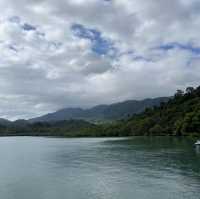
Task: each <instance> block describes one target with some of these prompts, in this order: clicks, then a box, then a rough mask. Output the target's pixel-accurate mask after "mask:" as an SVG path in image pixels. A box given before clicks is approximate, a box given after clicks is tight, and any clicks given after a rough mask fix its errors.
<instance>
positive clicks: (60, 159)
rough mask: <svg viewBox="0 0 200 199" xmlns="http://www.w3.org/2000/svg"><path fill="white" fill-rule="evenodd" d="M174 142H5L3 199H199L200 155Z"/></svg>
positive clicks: (186, 143) (1, 144)
mask: <svg viewBox="0 0 200 199" xmlns="http://www.w3.org/2000/svg"><path fill="white" fill-rule="evenodd" d="M192 144H193V140H188V139H186V138H184V139H175V138H159V137H157V138H144V137H143V138H142V137H138V138H133V139H129V140H127V139H112V138H110V139H107V138H103V139H102V138H100V139H96V138H87V139H86V138H84V139H62V138H34V137H10V138H6V137H5V138H0V198H2V199H64V198H67V199H161V198H162V199H200V153H199V152H198V151H197V150H195V148H193V146H192Z"/></svg>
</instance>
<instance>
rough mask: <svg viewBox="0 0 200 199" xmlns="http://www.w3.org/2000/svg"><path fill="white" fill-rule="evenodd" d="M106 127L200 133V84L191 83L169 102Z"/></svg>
mask: <svg viewBox="0 0 200 199" xmlns="http://www.w3.org/2000/svg"><path fill="white" fill-rule="evenodd" d="M106 131H108V132H109V133H111V132H113V133H114V132H115V133H116V134H120V135H122V134H123V133H125V134H126V135H177V136H182V135H197V136H200V86H199V87H197V88H196V89H194V88H192V87H188V88H187V89H186V91H185V92H183V91H181V90H178V91H177V93H176V94H175V96H174V98H172V99H170V100H169V101H168V102H167V103H162V104H161V105H160V106H159V107H154V108H148V109H146V110H145V111H144V112H143V113H141V114H139V115H135V116H133V117H131V118H130V119H128V120H126V121H119V122H118V123H117V124H115V125H112V126H110V127H107V128H106Z"/></svg>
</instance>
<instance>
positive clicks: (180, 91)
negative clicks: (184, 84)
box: [175, 89, 184, 97]
mask: <svg viewBox="0 0 200 199" xmlns="http://www.w3.org/2000/svg"><path fill="white" fill-rule="evenodd" d="M183 95H184V91H182V90H180V89H178V90H177V91H176V93H175V97H182V96H183Z"/></svg>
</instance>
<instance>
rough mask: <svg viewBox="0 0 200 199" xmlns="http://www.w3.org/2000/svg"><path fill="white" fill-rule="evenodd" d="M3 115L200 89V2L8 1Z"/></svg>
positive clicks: (0, 99)
mask: <svg viewBox="0 0 200 199" xmlns="http://www.w3.org/2000/svg"><path fill="white" fill-rule="evenodd" d="M0 10H1V12H0V117H1V118H7V119H11V120H15V119H19V118H32V117H36V116H39V115H42V114H45V113H48V112H52V111H55V110H58V109H61V108H64V107H83V108H87V107H91V106H94V105H97V104H109V103H114V102H119V101H123V100H127V99H144V98H152V97H159V96H171V95H173V94H174V92H175V91H176V90H177V89H184V88H185V87H187V86H194V87H195V86H198V85H199V84H200V37H199V33H200V1H199V0H148V1H147V0H58V1H55V0H0Z"/></svg>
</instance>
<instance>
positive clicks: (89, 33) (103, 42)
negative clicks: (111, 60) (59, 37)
mask: <svg viewBox="0 0 200 199" xmlns="http://www.w3.org/2000/svg"><path fill="white" fill-rule="evenodd" d="M72 31H73V33H74V35H75V36H77V37H80V38H84V39H89V40H90V41H91V42H92V50H93V51H94V52H95V53H97V54H100V55H106V54H108V53H109V51H110V50H112V51H116V49H115V48H114V47H113V43H112V42H111V41H109V40H108V39H105V38H103V36H102V34H101V32H99V31H97V30H95V29H89V28H86V27H84V26H83V25H81V24H74V25H73V26H72Z"/></svg>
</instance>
